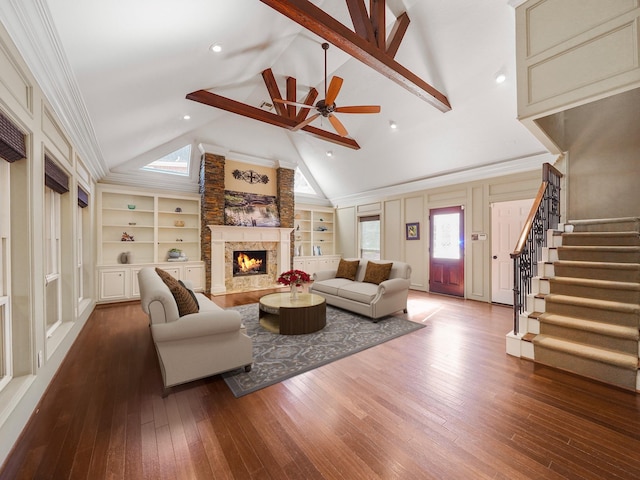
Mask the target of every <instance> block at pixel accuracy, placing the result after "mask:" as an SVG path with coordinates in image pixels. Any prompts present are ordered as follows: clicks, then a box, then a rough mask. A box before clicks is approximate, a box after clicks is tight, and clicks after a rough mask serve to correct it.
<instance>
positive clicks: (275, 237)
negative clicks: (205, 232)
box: [208, 225, 293, 295]
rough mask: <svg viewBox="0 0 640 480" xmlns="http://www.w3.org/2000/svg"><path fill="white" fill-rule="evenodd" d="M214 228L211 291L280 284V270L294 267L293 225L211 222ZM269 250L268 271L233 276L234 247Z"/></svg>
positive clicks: (237, 289)
mask: <svg viewBox="0 0 640 480" xmlns="http://www.w3.org/2000/svg"><path fill="white" fill-rule="evenodd" d="M208 227H209V229H210V230H211V294H212V295H222V294H225V293H235V292H247V291H252V290H263V289H267V288H274V287H277V286H278V284H277V282H276V280H277V278H278V275H279V274H280V273H281V272H284V271H286V270H289V269H290V268H291V267H290V266H291V253H290V251H291V232H292V231H293V229H292V228H266V227H264V228H261V227H231V226H226V225H208ZM241 249H245V250H267V251H268V252H269V255H268V259H269V265H268V271H267V274H266V275H256V276H248V277H233V251H234V250H241Z"/></svg>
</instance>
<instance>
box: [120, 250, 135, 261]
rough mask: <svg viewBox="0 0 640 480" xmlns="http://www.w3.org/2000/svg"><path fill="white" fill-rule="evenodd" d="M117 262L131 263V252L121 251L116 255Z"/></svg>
mask: <svg viewBox="0 0 640 480" xmlns="http://www.w3.org/2000/svg"><path fill="white" fill-rule="evenodd" d="M118 262H120V263H132V262H133V258H132V256H131V252H122V253H121V254H120V256H119V257H118Z"/></svg>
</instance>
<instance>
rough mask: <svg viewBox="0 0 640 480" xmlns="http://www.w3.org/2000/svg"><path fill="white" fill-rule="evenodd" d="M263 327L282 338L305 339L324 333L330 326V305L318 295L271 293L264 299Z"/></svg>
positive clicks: (262, 310) (260, 309)
mask: <svg viewBox="0 0 640 480" xmlns="http://www.w3.org/2000/svg"><path fill="white" fill-rule="evenodd" d="M258 317H259V319H260V325H262V327H263V328H265V329H266V330H269V331H270V332H273V333H279V334H280V335H302V334H305V333H313V332H317V331H318V330H322V329H323V328H324V327H325V325H326V324H327V302H326V301H325V299H324V297H322V296H320V295H316V294H315V293H300V294H298V298H297V299H296V300H292V299H291V295H290V294H289V293H271V294H269V295H265V296H264V297H262V298H261V299H260V303H259V314H258Z"/></svg>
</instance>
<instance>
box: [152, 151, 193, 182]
mask: <svg viewBox="0 0 640 480" xmlns="http://www.w3.org/2000/svg"><path fill="white" fill-rule="evenodd" d="M190 160H191V145H185V146H184V147H182V148H180V149H178V150H176V151H175V152H171V153H168V154H167V155H165V156H164V157H162V158H159V159H158V160H154V161H153V162H151V163H148V164H147V165H145V166H144V167H142V168H141V170H147V171H150V172H160V173H169V174H171V175H184V176H188V175H189V164H190Z"/></svg>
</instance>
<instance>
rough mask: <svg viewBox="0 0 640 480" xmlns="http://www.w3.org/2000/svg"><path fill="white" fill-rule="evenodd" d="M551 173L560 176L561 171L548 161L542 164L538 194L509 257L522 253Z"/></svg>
mask: <svg viewBox="0 0 640 480" xmlns="http://www.w3.org/2000/svg"><path fill="white" fill-rule="evenodd" d="M551 174H554V175H555V176H556V177H558V178H562V173H560V171H559V170H558V169H557V168H555V167H554V166H553V165H551V164H550V163H545V164H544V165H542V184H541V185H540V188H539V189H538V194H537V195H536V198H535V199H534V201H533V205H531V210H529V215H528V216H527V220H526V222H525V223H524V226H523V228H522V232H521V233H520V237H519V238H518V243H516V248H515V249H514V250H513V253H511V255H510V256H511V258H516V257H519V256H520V255H521V254H522V250H523V249H524V246H525V243H527V237H528V236H529V232H530V231H531V227H532V226H533V220H534V219H535V216H536V213H537V211H538V208H540V204H541V203H542V200H544V193H545V192H546V191H547V187H548V186H549V178H550V175H551Z"/></svg>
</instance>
